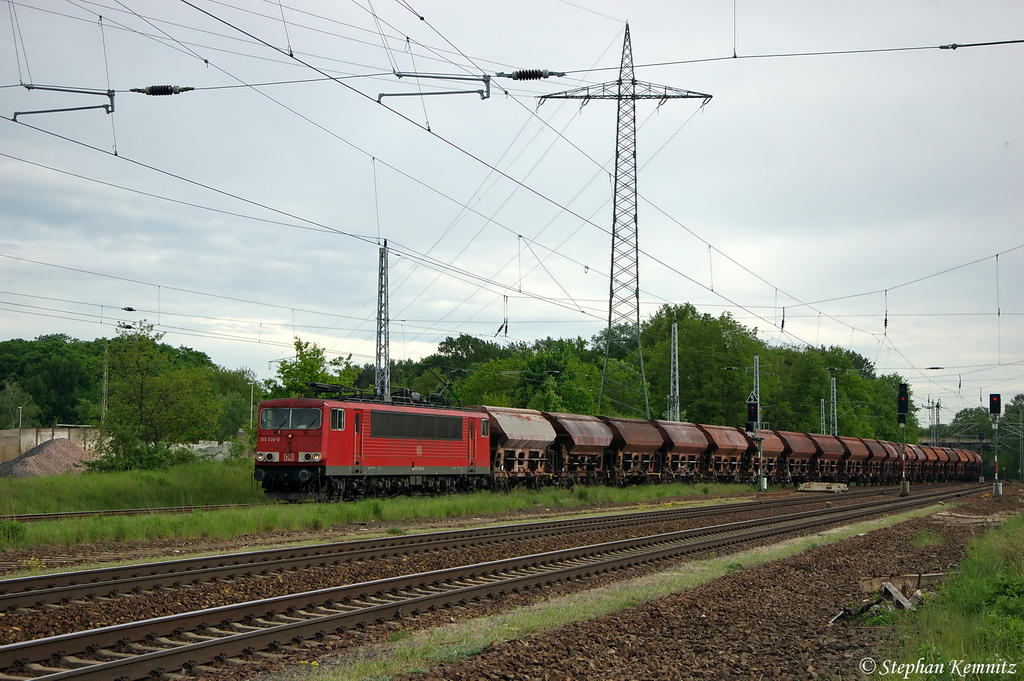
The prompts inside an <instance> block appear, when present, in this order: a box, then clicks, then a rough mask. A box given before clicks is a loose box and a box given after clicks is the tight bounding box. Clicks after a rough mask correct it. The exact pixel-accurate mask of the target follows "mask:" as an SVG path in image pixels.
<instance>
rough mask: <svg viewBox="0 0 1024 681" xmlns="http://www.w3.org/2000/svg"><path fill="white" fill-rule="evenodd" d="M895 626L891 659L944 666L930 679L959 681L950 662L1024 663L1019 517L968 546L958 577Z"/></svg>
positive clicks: (1023, 533)
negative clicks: (896, 632) (954, 680)
mask: <svg viewBox="0 0 1024 681" xmlns="http://www.w3.org/2000/svg"><path fill="white" fill-rule="evenodd" d="M897 628H898V630H899V632H900V640H901V641H903V642H904V643H903V644H902V646H901V648H900V649H899V650H898V651H897V653H896V654H897V655H898V657H897V658H896V659H898V660H900V661H901V662H904V661H905V662H915V661H917V660H918V659H920V658H924V663H925V664H935V665H938V664H944V665H945V669H944V673H942V674H937V675H932V676H931V678H936V679H939V678H954V677H957V678H959V677H958V676H957V674H956V673H955V672H954V673H953V674H950V673H949V672H950V661H951V660H962V661H967V662H970V663H985V662H1000V661H1007V662H1016V663H1024V519H1022V518H1020V517H1018V518H1014V519H1012V520H1010V521H1008V522H1007V523H1006V524H1004V525H1003V527H1001V528H999V529H998V530H995V531H993V532H990V533H988V534H986V535H985V536H984V537H981V538H980V539H978V540H976V541H975V542H973V543H972V544H971V545H970V547H969V549H968V555H967V558H966V559H965V560H964V562H963V563H962V564H961V566H960V572H959V574H957V575H954V576H952V577H950V578H949V579H948V580H947V581H946V582H945V583H944V584H943V585H942V587H941V589H940V590H939V593H938V594H937V595H936V596H935V597H934V598H933V599H931V600H930V601H928V602H927V603H926V604H925V605H924V606H923V607H919V608H918V611H917V612H916V613H915V614H913V615H911V616H908V617H906V618H902V619H901V620H900V622H899V624H898V627H897ZM922 642H924V643H922ZM971 678H974V677H971Z"/></svg>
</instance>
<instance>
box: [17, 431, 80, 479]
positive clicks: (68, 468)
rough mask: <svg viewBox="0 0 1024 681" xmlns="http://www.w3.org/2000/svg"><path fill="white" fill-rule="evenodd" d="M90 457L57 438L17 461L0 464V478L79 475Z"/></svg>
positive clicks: (37, 447)
mask: <svg viewBox="0 0 1024 681" xmlns="http://www.w3.org/2000/svg"><path fill="white" fill-rule="evenodd" d="M90 460H92V455H91V454H89V452H87V451H85V450H84V449H82V448H81V447H79V446H78V445H76V444H74V443H72V442H71V441H70V440H67V439H64V438H57V439H54V440H47V441H46V442H44V443H42V444H41V445H36V446H35V447H33V448H32V449H30V450H28V451H27V452H25V453H24V454H22V455H21V456H19V457H18V458H17V459H12V460H11V461H5V462H4V463H0V478H35V477H42V476H44V475H61V474H62V473H69V472H70V473H81V472H82V471H83V470H85V462H86V461H90Z"/></svg>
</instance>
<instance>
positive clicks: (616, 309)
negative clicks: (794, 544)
mask: <svg viewBox="0 0 1024 681" xmlns="http://www.w3.org/2000/svg"><path fill="white" fill-rule="evenodd" d="M548 99H580V100H583V101H584V102H588V101H590V100H592V99H612V100H616V101H617V102H618V124H617V126H616V146H615V197H614V198H615V206H614V209H613V212H612V260H611V281H610V284H609V300H608V329H607V332H606V334H605V355H604V369H603V370H602V372H601V393H600V396H599V397H598V404H600V403H601V401H602V400H603V398H604V397H605V396H607V397H608V399H610V400H611V401H612V402H613V403H614V404H615V405H616V406H618V407H619V408H622V409H624V410H627V411H632V412H634V413H639V414H642V415H643V417H644V418H648V419H649V418H651V405H650V400H649V399H648V395H647V379H646V376H645V375H644V361H643V354H642V352H641V347H640V272H639V269H640V268H639V243H638V241H637V214H636V204H637V192H636V100H638V99H656V100H658V101H659V105H660V104H661V103H663V102H665V101H666V100H669V99H702V100H704V102H703V104H701V106H703V105H704V104H707V102H708V101H710V99H711V95H706V94H702V93H700V92H690V91H689V90H682V89H679V88H674V87H669V86H667V85H655V84H653V83H644V82H638V81H637V80H636V78H634V76H633V47H632V43H631V42H630V38H629V24H626V35H625V38H624V39H623V43H622V61H621V64H620V66H619V78H618V80H614V81H610V82H607V83H602V84H600V85H590V86H587V87H582V88H577V89H575V90H566V91H565V92H557V93H553V94H550V95H544V96H542V97H541V98H540V100H541V103H544V101H545V100H548ZM620 358H621V359H620Z"/></svg>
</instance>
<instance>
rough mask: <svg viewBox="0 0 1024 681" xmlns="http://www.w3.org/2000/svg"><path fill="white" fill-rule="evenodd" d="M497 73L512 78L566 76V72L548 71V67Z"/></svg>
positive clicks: (532, 78)
mask: <svg viewBox="0 0 1024 681" xmlns="http://www.w3.org/2000/svg"><path fill="white" fill-rule="evenodd" d="M495 75H496V76H499V77H502V78H511V79H512V80H540V79H541V78H550V77H551V76H556V77H560V76H564V75H565V73H562V72H560V71H548V70H547V69H519V70H518V71H513V72H512V73H497V74H495Z"/></svg>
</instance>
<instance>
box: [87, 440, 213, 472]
mask: <svg viewBox="0 0 1024 681" xmlns="http://www.w3.org/2000/svg"><path fill="white" fill-rule="evenodd" d="M199 460H200V457H199V456H198V455H197V454H196V453H195V452H193V451H192V450H191V449H189V448H188V447H184V446H180V445H179V446H173V445H169V444H167V443H164V442H158V443H156V444H147V443H145V442H132V443H126V444H122V445H120V446H118V445H114V444H110V445H108V447H107V451H105V452H103V453H102V454H101V455H100V457H99V458H98V459H94V460H92V461H86V463H85V466H86V468H87V469H88V470H90V471H95V472H100V473H113V472H116V471H152V470H158V469H161V468H169V467H171V466H181V465H184V464H190V463H195V462H197V461H199Z"/></svg>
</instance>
